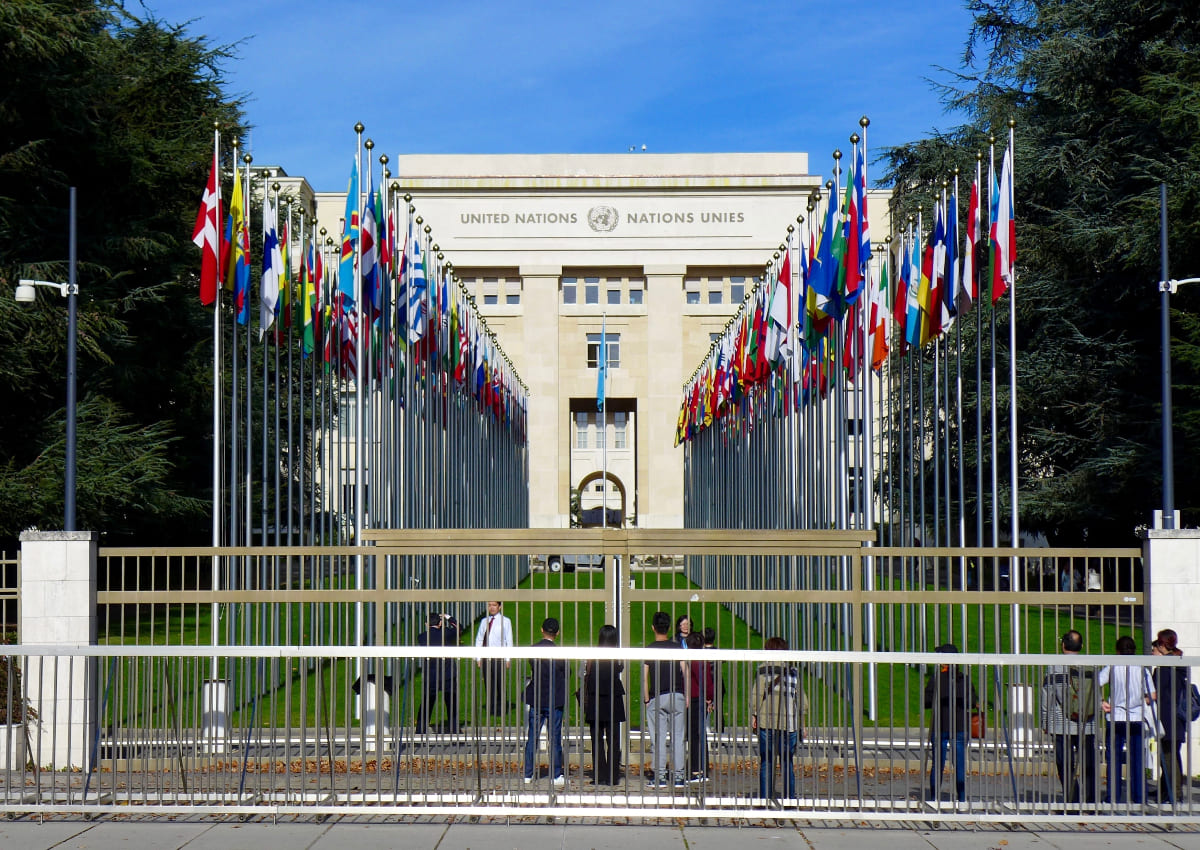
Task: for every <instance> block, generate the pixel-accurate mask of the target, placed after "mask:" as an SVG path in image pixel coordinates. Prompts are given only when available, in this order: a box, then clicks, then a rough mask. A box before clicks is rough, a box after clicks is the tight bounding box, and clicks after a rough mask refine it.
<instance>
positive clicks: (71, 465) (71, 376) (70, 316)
mask: <svg viewBox="0 0 1200 850" xmlns="http://www.w3.org/2000/svg"><path fill="white" fill-rule="evenodd" d="M67 250H68V252H69V253H68V267H67V275H68V277H67V447H66V464H65V467H66V468H65V470H64V473H63V488H64V491H65V492H64V496H63V530H64V531H75V530H76V528H75V336H76V331H77V325H76V301H77V300H78V295H79V285H78V283H77V282H76V278H75V187H74V186H72V187H71V216H70V235H69V237H68V248H67Z"/></svg>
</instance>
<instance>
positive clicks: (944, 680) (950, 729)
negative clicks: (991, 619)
mask: <svg viewBox="0 0 1200 850" xmlns="http://www.w3.org/2000/svg"><path fill="white" fill-rule="evenodd" d="M934 652H947V653H956V652H958V647H957V646H955V645H954V644H952V643H944V644H942V645H941V646H939V647H938V648H937V649H935V650H934ZM978 701H979V699H978V697H977V696H976V695H975V688H974V686H972V684H971V682H970V680H969V679H968V678H967V674H966V673H964V672H963V671H962V670H961V669H959V668H958V666H957V665H955V664H949V663H946V664H941V665H939V666H938V669H937V670H936V671H935V672H934V673H933V674H932V675H931V676H930V677H929V682H928V684H926V685H925V707H926V708H929V709H933V722H932V723H931V724H930V727H929V743H930V745H931V746H932V748H933V758H932V759H931V762H932V765H931V767H930V770H929V797H928V799H930V800H936V799H937V798H938V788H939V786H940V785H941V784H942V782H941V780H942V768H943V767H945V765H946V750H948V749H949V747H950V742H951V741H953V742H954V791H955V799H956V800H958V802H960V803H965V802H966V801H967V735H968V734H969V733H970V729H971V708H972V706H974V705H976V704H977V703H978Z"/></svg>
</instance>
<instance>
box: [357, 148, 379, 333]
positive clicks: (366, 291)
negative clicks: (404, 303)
mask: <svg viewBox="0 0 1200 850" xmlns="http://www.w3.org/2000/svg"><path fill="white" fill-rule="evenodd" d="M361 238H362V293H363V301H366V302H367V303H368V304H370V305H371V309H370V311H369V312H368V313H367V320H368V321H374V320H375V318H376V317H377V316H378V315H379V313H380V310H381V309H382V306H383V305H382V303H381V301H382V299H381V297H380V296H381V289H382V287H381V286H380V280H379V278H380V274H379V222H378V221H377V220H376V218H375V170H374V169H373V168H368V169H367V200H366V203H365V204H364V205H363V217H362V234H361Z"/></svg>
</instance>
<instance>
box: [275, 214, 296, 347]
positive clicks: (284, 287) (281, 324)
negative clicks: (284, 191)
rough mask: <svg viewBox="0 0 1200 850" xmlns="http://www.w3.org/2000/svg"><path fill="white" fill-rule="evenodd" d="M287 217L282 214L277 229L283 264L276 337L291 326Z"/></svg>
mask: <svg viewBox="0 0 1200 850" xmlns="http://www.w3.org/2000/svg"><path fill="white" fill-rule="evenodd" d="M289 212H290V210H289ZM289 218H290V215H288V216H284V220H283V227H282V228H280V231H279V256H280V257H281V258H282V260H283V265H282V266H280V268H279V298H278V299H277V300H276V301H275V333H276V335H277V336H276V339H280V338H281V337H282V335H283V334H282V332H283V331H284V330H286V329H288V328H290V327H291V326H292V297H293V294H292V249H291V244H292V234H291V226H290V225H291V222H290V221H289V220H288V219H289Z"/></svg>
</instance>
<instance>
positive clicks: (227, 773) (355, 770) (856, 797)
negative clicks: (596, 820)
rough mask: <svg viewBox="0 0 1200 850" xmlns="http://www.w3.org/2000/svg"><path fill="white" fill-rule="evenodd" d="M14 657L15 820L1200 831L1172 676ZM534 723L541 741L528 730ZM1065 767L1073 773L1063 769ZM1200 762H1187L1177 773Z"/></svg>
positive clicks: (9, 676)
mask: <svg viewBox="0 0 1200 850" xmlns="http://www.w3.org/2000/svg"><path fill="white" fill-rule="evenodd" d="M6 649H7V651H8V654H7V655H3V656H0V662H2V664H3V669H4V672H5V674H6V676H5V680H4V681H5V685H4V688H3V690H2V692H0V708H2V709H4V710H5V714H6V716H7V717H9V718H13V721H14V722H13V723H10V725H8V726H7V727H0V745H2V747H3V749H2V751H0V810H3V811H5V812H30V811H50V810H53V811H74V812H94V811H97V810H104V809H111V808H114V807H121V810H122V811H129V810H130V807H136V808H137V809H139V810H142V811H146V812H155V813H179V812H213V813H243V812H244V813H249V812H258V813H262V812H276V813H309V814H314V813H354V812H359V813H361V812H362V811H363V810H364V809H367V808H369V809H370V810H372V811H373V812H379V813H397V814H400V813H407V814H464V815H469V814H480V815H483V814H491V815H500V814H507V815H539V814H545V815H551V814H552V815H559V816H563V815H579V816H593V815H612V816H630V817H643V816H645V817H659V816H679V817H709V816H711V817H750V816H753V817H768V818H812V817H815V816H819V817H821V818H822V819H862V818H872V819H876V820H879V819H882V820H903V821H938V820H972V821H980V820H997V821H999V820H1005V821H1012V820H1014V819H1015V820H1022V819H1024V820H1033V821H1054V820H1055V819H1063V818H1068V819H1070V820H1071V821H1079V820H1095V821H1098V822H1116V821H1142V822H1160V823H1181V822H1186V823H1195V822H1197V821H1200V797H1197V796H1196V793H1195V791H1194V789H1193V787H1192V783H1191V781H1190V780H1187V779H1184V780H1183V781H1182V783H1181V784H1180V785H1179V786H1178V787H1177V788H1174V789H1170V790H1168V789H1169V788H1170V786H1163V787H1162V788H1161V789H1160V788H1159V770H1160V766H1161V762H1162V759H1163V757H1164V746H1166V747H1167V748H1168V749H1169V748H1170V745H1171V738H1170V734H1169V733H1168V734H1167V735H1164V736H1159V735H1158V734H1156V732H1155V731H1154V727H1155V724H1154V721H1155V719H1157V720H1159V721H1160V722H1161V723H1162V724H1163V725H1164V726H1168V727H1170V726H1171V725H1172V724H1171V723H1169V722H1168V721H1169V719H1170V717H1169V716H1168V712H1169V711H1171V710H1172V707H1171V706H1170V704H1169V700H1170V699H1172V698H1174V697H1173V695H1169V694H1165V693H1163V692H1159V691H1162V690H1163V689H1156V687H1155V686H1156V684H1158V683H1161V682H1164V681H1166V680H1167V679H1169V678H1170V668H1172V667H1177V666H1182V663H1183V660H1182V659H1150V658H1148V657H1145V656H1129V655H1121V656H1114V655H1096V656H1064V655H1046V654H1034V655H1024V656H1016V655H1001V654H983V653H960V654H947V653H928V652H921V653H914V652H841V651H839V652H825V651H822V652H814V651H794V650H772V649H766V650H761V649H759V650H749V649H742V650H725V649H708V650H704V649H701V650H687V651H685V650H682V649H676V648H670V649H646V648H597V647H574V646H561V645H553V646H536V647H531V646H518V647H511V648H502V649H487V650H484V649H477V648H475V647H473V646H453V647H451V646H447V647H432V648H430V647H387V648H382V647H367V648H348V647H332V646H329V647H311V648H303V647H296V646H276V647H263V646H224V647H219V648H196V647H178V646H174V647H150V646H93V647H78V648H50V647H33V646H24V647H8V648H6ZM492 659H494V660H496V661H498V662H500V663H502V664H505V665H506V667H505V670H506V672H505V675H504V679H505V692H504V696H505V700H504V701H503V702H502V703H501V704H500V706H499V710H498V713H496V714H493V713H491V710H490V709H491V707H490V706H489V703H488V694H487V693H486V691H485V686H484V684H483V681H482V679H481V678H480V676H479V675H478V672H477V667H476V665H477V663H480V662H482V661H486V660H492ZM1068 662H1069V666H1064V665H1067V664H1068ZM651 669H653V670H654V682H656V683H657V686H655V687H654V688H651V687H650V680H647V679H646V675H647V673H648V672H649V670H651ZM1156 669H1157V672H1156ZM1105 670H1107V671H1108V672H1107V673H1106V672H1104V671H1105ZM535 671H536V672H535ZM684 671H686V672H684ZM676 676H677V677H678V678H676ZM872 677H874V680H875V681H876V683H877V685H878V687H879V689H880V693H886V694H887V697H886V699H885V700H881V702H880V705H879V706H878V711H877V716H876V719H874V720H872V719H870V718H869V717H867V716H865V715H864V714H862V713H859V712H857V711H856V709H855V704H856V703H855V700H854V699H853V698H852V696H851V695H852V694H853V693H857V692H859V691H861V690H862V689H864V688H865V687H866V683H867V682H868V681H869V680H870V679H871V678H872ZM1072 677H1075V679H1073V678H1072ZM1076 679H1078V680H1080V681H1084V682H1088V683H1093V684H1089V685H1088V686H1087V687H1086V688H1085V689H1084V691H1085V692H1086V695H1085V696H1083V697H1070V698H1067V699H1068V700H1069V702H1068V705H1069V706H1070V707H1071V708H1072V709H1074V710H1075V711H1077V712H1079V713H1081V715H1082V719H1081V721H1080V722H1079V724H1078V728H1067V727H1066V726H1064V725H1063V716H1064V715H1063V712H1062V710H1061V709H1060V706H1061V705H1062V700H1063V699H1064V696H1063V694H1065V693H1068V691H1065V690H1064V687H1065V686H1067V685H1069V684H1070V683H1071V682H1072V681H1075V680H1076ZM530 683H532V684H530ZM1138 683H1145V684H1146V687H1147V690H1148V691H1150V690H1156V692H1158V693H1157V695H1158V699H1157V700H1156V701H1151V702H1148V703H1145V702H1142V703H1139V705H1141V706H1143V707H1144V708H1145V711H1146V714H1147V721H1146V722H1145V723H1143V722H1142V721H1141V720H1136V721H1135V720H1126V719H1125V716H1124V714H1123V713H1122V709H1121V708H1118V709H1117V710H1116V711H1115V712H1114V713H1112V714H1109V713H1107V712H1106V711H1105V708H1106V705H1107V703H1106V702H1103V701H1106V700H1107V701H1113V702H1118V704H1119V699H1121V698H1122V697H1121V695H1128V694H1130V693H1133V692H1134V691H1136V690H1137V688H1138V687H1139V685H1138ZM1164 688H1165V686H1164ZM648 690H649V691H650V694H649V695H650V696H651V697H652V698H651V700H650V702H649V703H647V702H646V701H645V699H644V697H645V696H646V695H647V691H648ZM676 692H679V696H678V697H676V696H675V693H676ZM542 693H545V694H550V695H551V696H550V697H549V698H547V697H543V696H541V694H542ZM555 694H557V695H558V699H555V697H554V696H553V695H555ZM948 694H949V696H947V695H948ZM956 695H961V697H962V698H961V699H958V698H957V696H956ZM547 700H548V701H547ZM559 700H561V701H562V703H563V705H562V713H561V732H560V731H559V730H558V728H557V727H558V723H557V722H556V721H557V717H556V714H557V712H555V710H554V709H555V707H556V706H557V703H558V701H559ZM529 703H532V708H531V707H530V706H529ZM939 706H940V707H939ZM946 706H950V707H949V708H947V707H946ZM429 709H432V710H431V711H430V710H429ZM974 713H978V715H979V717H980V719H981V721H982V723H981V728H980V729H978V730H976V729H974V728H973V725H974V723H975V722H976V721H973V720H972V714H974ZM543 715H545V719H546V721H547V722H546V723H545V724H540V723H533V724H531V723H530V718H531V716H532V717H533V719H534V720H537V719H538V718H540V717H542V716H543ZM538 727H542V728H538ZM609 729H611V732H612V734H611V735H608V734H606V733H607V731H608V730H609ZM556 738H558V739H559V740H561V753H562V755H561V757H560V756H558V755H557V754H556V752H557V748H556V747H555V746H554V741H555V739H556ZM1064 748H1066V749H1064ZM1067 750H1069V751H1070V752H1072V753H1075V754H1077V756H1078V760H1077V761H1076V762H1075V763H1074V764H1072V763H1071V760H1070V759H1069V758H1068V759H1067V760H1066V762H1067V763H1066V766H1065V767H1063V765H1064V756H1063V753H1064V752H1065V751H1067ZM960 753H961V755H960ZM1093 762H1094V769H1093V768H1092V764H1093ZM1080 764H1085V765H1086V767H1085V768H1084V769H1082V770H1081V769H1079V767H1078V765H1080ZM764 765H766V766H764ZM1122 767H1123V770H1122ZM1197 767H1200V766H1196V765H1192V764H1191V763H1190V760H1189V759H1188V758H1187V757H1186V756H1185V758H1184V762H1183V764H1182V765H1181V770H1180V771H1179V772H1180V773H1181V775H1182V776H1183V777H1189V776H1191V775H1192V774H1193V773H1195V772H1196V769H1197ZM1153 792H1158V793H1153ZM1168 798H1170V800H1171V802H1170V804H1168Z"/></svg>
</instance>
